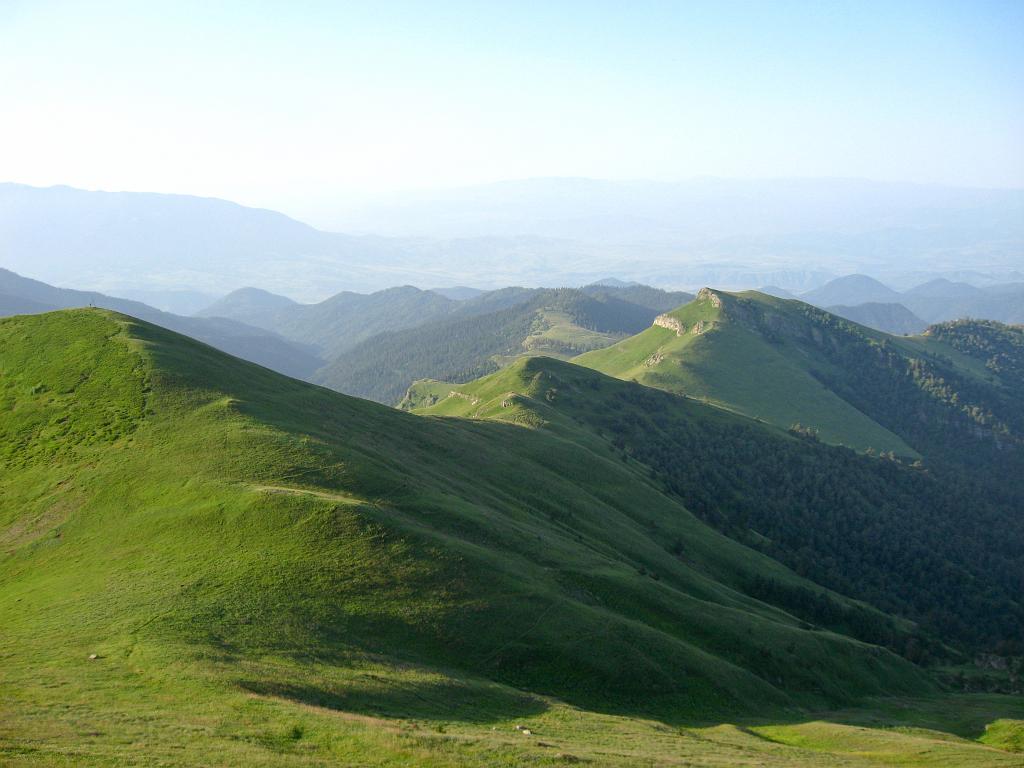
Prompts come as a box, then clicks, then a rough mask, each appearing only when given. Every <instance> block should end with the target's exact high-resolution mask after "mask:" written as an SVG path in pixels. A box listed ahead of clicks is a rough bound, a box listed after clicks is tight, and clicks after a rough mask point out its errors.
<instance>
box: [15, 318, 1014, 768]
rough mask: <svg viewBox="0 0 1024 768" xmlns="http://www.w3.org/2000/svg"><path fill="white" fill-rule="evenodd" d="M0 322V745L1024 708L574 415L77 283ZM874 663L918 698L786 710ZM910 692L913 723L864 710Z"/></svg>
mask: <svg viewBox="0 0 1024 768" xmlns="http://www.w3.org/2000/svg"><path fill="white" fill-rule="evenodd" d="M0 350H2V356H0V366H2V371H3V375H2V376H0V402H2V408H0V467H2V470H3V471H2V472H0V536H2V541H3V547H2V552H0V584H2V587H3V588H2V589H0V639H2V647H3V648H4V664H3V665H0V684H2V686H3V690H4V691H5V696H4V698H3V700H2V701H0V711H2V713H3V723H4V725H3V729H2V731H0V754H3V755H4V756H5V757H12V758H16V759H19V760H22V761H23V762H26V763H28V764H50V763H53V762H59V761H67V760H70V761H71V762H78V763H82V762H89V763H97V764H118V763H123V762H125V761H133V760H145V761H158V762H164V763H169V764H189V763H191V764H195V763H197V762H202V763H203V764H211V765H213V764H216V765H228V764H240V763H241V764H250V765H257V764H259V765H264V764H265V765H282V764H296V765H300V764H301V765H312V764H318V763H322V762H324V761H331V760H339V759H341V760H344V761H347V762H349V763H361V762H368V761H371V760H372V761H373V762H374V763H376V764H400V763H405V764H409V763H415V764H422V765H479V764H495V765H497V764H509V763H513V764H515V763H520V762H523V761H533V760H536V759H538V758H539V761H540V762H541V763H542V764H543V763H545V762H550V763H552V764H559V763H564V762H576V761H581V760H588V761H596V762H599V763H601V764H608V765H637V764H640V763H644V762H651V761H658V762H666V763H679V764H682V763H683V762H687V761H689V762H693V761H701V760H706V759H708V758H709V757H715V756H717V757H715V759H742V760H749V759H750V757H751V756H752V755H757V756H759V758H760V759H761V761H762V762H764V763H765V764H767V765H772V764H779V765H815V764H819V763H818V762H817V761H819V760H820V758H821V754H822V751H821V750H827V751H830V752H833V753H835V754H837V755H841V756H843V757H842V758H841V759H844V760H846V764H848V765H859V764H861V762H859V761H860V760H861V758H860V757H858V754H860V753H861V752H862V751H863V750H864V749H865V748H866V745H867V744H869V743H872V741H874V743H875V747H874V748H875V749H876V750H877V749H883V750H887V751H891V752H892V754H894V755H895V754H899V755H904V756H906V758H907V760H911V761H912V760H917V759H918V758H917V757H914V755H915V754H918V753H919V751H920V750H921V748H922V746H924V745H926V744H927V745H929V746H928V751H929V753H930V754H932V755H933V756H934V755H938V756H939V759H941V757H942V756H943V755H945V756H946V757H947V758H948V759H949V760H953V761H958V760H960V761H963V760H969V761H974V762H976V763H977V764H979V765H981V764H989V765H1009V764H1011V761H1012V760H1013V759H1016V758H1015V756H1014V755H1012V754H1010V753H1009V752H1006V751H1004V750H1002V749H997V748H996V746H998V745H1000V744H1003V743H1004V741H1006V740H1008V739H1012V738H1013V737H1012V733H1013V729H1014V728H1016V727H1017V726H1015V725H1014V723H1013V721H1012V720H1001V721H1000V725H999V728H998V729H997V730H996V731H993V733H992V734H991V735H989V736H986V737H985V738H986V739H988V740H990V741H991V742H992V744H991V745H985V744H980V743H978V742H977V741H975V740H973V739H974V738H975V736H976V735H977V734H976V733H975V732H976V731H977V732H978V733H980V732H981V730H983V728H982V726H984V725H985V724H986V723H989V722H992V721H994V720H995V719H996V718H997V717H1002V718H1010V717H1015V716H1019V713H1020V711H1021V710H1022V709H1024V707H1019V706H1018V705H1017V704H1014V703H1013V701H1011V700H1002V699H998V698H994V697H989V698H976V699H964V700H963V712H964V713H966V714H961V715H959V717H960V718H961V719H960V721H959V724H958V725H954V724H953V719H952V718H951V717H950V716H949V715H948V711H952V710H951V709H949V708H950V707H952V708H953V709H956V704H955V703H948V704H946V703H943V700H942V699H936V698H934V697H935V696H936V692H935V686H934V684H933V683H932V682H931V681H930V679H929V678H928V676H927V675H925V674H924V673H923V672H922V671H921V670H919V669H918V668H916V667H915V666H913V665H912V664H910V663H908V662H907V661H905V660H903V659H901V658H899V657H898V656H896V655H894V654H892V653H890V652H888V651H885V650H883V649H882V648H880V647H878V646H877V645H872V644H866V643H863V642H860V641H857V640H854V639H851V638H850V637H848V636H846V635H844V634H841V633H840V632H839V631H829V630H828V629H826V628H824V627H822V626H819V625H818V623H809V622H807V621H805V620H802V619H799V618H797V617H796V616H794V615H793V614H792V613H790V612H789V611H788V610H786V609H783V608H780V607H779V605H778V604H777V603H785V602H786V600H785V599H780V598H779V597H778V594H786V593H787V590H788V591H791V592H795V593H798V594H802V593H803V592H807V593H812V594H814V595H818V596H820V598H821V599H822V600H824V601H826V602H827V604H829V605H832V606H833V607H834V609H835V611H836V612H837V615H838V616H840V617H842V616H843V615H848V616H861V617H868V618H874V619H875V620H877V622H878V623H879V625H881V626H884V627H888V628H889V629H890V630H891V631H893V632H896V633H908V632H911V631H912V628H911V627H910V626H909V625H907V624H906V623H905V622H901V621H899V620H895V619H888V618H886V617H884V616H883V615H881V614H878V613H877V612H875V611H873V610H872V609H869V608H867V607H866V606H863V605H860V604H858V603H855V602H853V601H850V600H848V599H846V598H844V597H841V596H839V595H836V594H830V593H827V592H825V591H824V590H821V588H820V587H817V586H816V585H814V584H813V583H811V582H809V581H807V580H806V579H804V578H802V577H800V576H797V575H796V574H794V573H793V572H792V571H789V570H787V569H786V568H784V567H783V566H781V565H779V564H778V563H777V562H776V561H775V560H773V559H771V558H769V557H767V556H765V555H764V554H761V553H758V552H756V551H754V550H752V549H750V548H747V547H744V546H742V545H741V544H738V543H736V542H734V541H733V540H731V539H730V538H728V537H726V536H723V535H722V534H720V533H718V532H716V531H714V530H713V529H712V528H711V527H709V526H708V525H706V524H705V523H703V522H701V521H700V520H699V519H697V518H696V517H694V516H693V515H691V514H690V513H689V512H688V511H687V509H686V508H685V507H684V506H683V504H682V503H681V501H680V499H679V498H678V495H677V494H675V493H673V492H671V491H667V490H666V489H665V488H664V487H663V484H662V483H661V482H660V481H659V480H658V479H657V478H652V477H651V475H650V472H649V470H648V467H647V466H646V465H644V464H643V463H642V462H639V461H634V460H629V459H626V460H623V458H622V457H621V455H620V452H619V451H618V450H616V449H615V448H614V446H612V445H610V444H609V443H608V442H607V441H604V440H603V439H601V438H599V437H597V436H595V435H593V434H590V433H587V434H586V435H584V439H582V441H578V440H577V439H567V434H563V433H559V432H558V431H557V430H547V429H525V428H523V426H521V425H517V424H508V423H500V422H493V421H492V422H488V421H473V420H464V419H437V418H424V417H420V416H415V415H411V414H407V413H403V412H401V411H397V410H394V409H390V408H386V407H382V406H379V405H376V404H373V403H369V402H365V401H360V400H357V399H353V398H349V397H345V396H342V395H339V394H337V393H333V392H330V391H328V390H325V389H322V388H318V387H315V386H312V385H308V384H305V383H302V382H298V381H295V380H290V379H287V378H284V377H282V376H280V375H278V374H275V373H273V372H271V371H268V370H266V369H263V368H259V367H257V366H254V365H251V364H248V363H245V362H242V361H239V360H237V359H233V358H230V357H228V356H226V355H224V354H222V353H220V352H218V351H216V350H214V349H212V348H210V347H208V346H205V345H203V344H200V343H198V342H195V341H192V340H190V339H187V338H185V337H182V336H179V335H177V334H174V333H172V332H169V331H166V330H164V329H160V328H158V327H156V326H153V325H151V324H148V323H145V322H141V321H138V320H134V319H132V318H128V317H125V316H122V315H117V314H114V313H111V312H107V311H104V310H98V309H86V310H70V311H62V312H54V313H48V314H44V315H38V316H19V317H14V318H7V319H5V320H2V321H0ZM563 365H565V369H566V370H574V371H583V372H585V371H584V369H578V368H576V367H574V366H568V365H567V364H563ZM526 366H527V364H518V365H517V366H515V367H513V368H512V369H510V370H511V371H512V372H514V373H516V372H518V373H519V374H523V375H525V374H532V372H533V371H532V369H530V368H528V367H526ZM559 370H561V369H559ZM585 373H589V372H585ZM589 375H590V376H591V377H592V378H595V379H596V378H601V380H602V381H605V382H610V381H611V380H610V379H606V378H604V377H598V375H597V374H589ZM612 384H615V385H617V386H622V387H625V386H629V385H624V384H618V383H617V382H612ZM587 386H589V385H587ZM599 386H605V385H599ZM636 389H640V388H639V387H637V388H636ZM644 391H646V390H644ZM540 394H541V396H542V397H543V392H541V393H540ZM655 394H657V393H655ZM714 413H718V412H714ZM524 415H525V411H524ZM718 416H719V417H720V418H724V419H729V418H733V417H729V416H728V415H727V414H718ZM583 434H584V433H582V432H580V433H577V437H579V436H580V435H583ZM780 439H786V440H790V441H792V442H794V443H798V442H799V441H793V439H792V438H780ZM858 461H867V460H866V459H858ZM764 585H773V587H774V588H775V590H776V592H778V594H773V593H771V592H770V591H769V590H766V589H765V588H764ZM801 590H802V591H803V592H801ZM752 592H756V593H758V594H760V598H757V597H754V596H752V595H751V593H752ZM773 601H774V602H775V603H776V604H773ZM836 623H837V626H838V624H841V623H842V619H841V618H840V619H839V621H838V622H836ZM882 694H885V695H903V696H910V695H913V696H917V697H925V698H918V699H915V700H910V699H903V700H902V701H903V703H902V705H894V706H892V707H890V706H889V705H886V704H884V703H876V704H874V705H871V706H872V708H871V709H869V710H862V711H861V713H860V714H857V712H856V711H848V712H845V713H836V714H835V715H834V716H832V719H831V720H829V719H827V718H824V717H823V716H822V715H816V716H814V717H813V718H809V717H807V715H805V714H804V710H802V709H801V708H802V707H818V708H820V707H823V706H836V705H838V704H852V703H856V702H858V701H863V700H864V697H867V696H878V695H882ZM901 706H902V708H903V709H902V710H901V711H902V712H903V714H899V712H898V710H900V707H901ZM907 707H915V709H914V710H913V711H914V714H908V711H907ZM944 708H945V709H944ZM726 717H729V718H735V717H742V718H746V719H744V720H743V721H742V722H743V723H744V725H743V726H742V727H740V728H736V727H733V726H728V725H722V724H721V723H722V722H723V720H722V718H726ZM908 717H909V718H910V719H911V722H915V723H920V724H921V726H922V727H927V728H930V729H932V730H928V731H920V732H913V733H907V734H902V735H900V734H887V731H885V730H883V729H877V726H879V725H886V724H892V723H895V722H898V721H899V720H900V718H902V719H903V722H907V718H908ZM863 718H869V719H872V723H873V725H872V726H870V727H868V728H864V727H863V726H860V725H858V723H860V722H863ZM894 718H895V719H894ZM517 723H518V724H519V725H518V728H515V727H514V726H515V724H517ZM523 723H525V724H526V725H523ZM712 723H716V725H714V726H712V725H711V724H712ZM499 728H500V731H499ZM936 729H937V730H936ZM942 729H947V730H948V731H949V732H950V733H957V734H964V736H956V737H954V736H951V735H943V733H944V732H943V731H942ZM535 734H537V735H538V736H539V737H540V738H539V739H538V738H537V736H535ZM933 734H934V735H935V736H933ZM971 734H974V735H971ZM966 736H970V738H966ZM836 738H840V739H841V740H843V743H841V744H840V743H833V742H831V741H830V740H834V739H836ZM541 741H543V742H544V743H543V744H541ZM1006 743H1007V744H1008V743H1009V741H1006ZM548 749H550V752H548V751H546V750H548ZM887 753H888V752H887ZM964 764H966V763H964Z"/></svg>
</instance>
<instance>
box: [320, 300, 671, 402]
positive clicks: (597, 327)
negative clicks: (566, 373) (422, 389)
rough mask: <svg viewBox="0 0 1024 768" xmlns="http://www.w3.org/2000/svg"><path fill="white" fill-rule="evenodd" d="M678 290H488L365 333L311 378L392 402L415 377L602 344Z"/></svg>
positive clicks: (455, 375)
mask: <svg viewBox="0 0 1024 768" xmlns="http://www.w3.org/2000/svg"><path fill="white" fill-rule="evenodd" d="M681 296H682V297H687V296H688V294H679V293H670V292H666V291H659V290H657V289H654V288H648V287H646V286H631V287H627V288H616V287H608V286H589V287H587V288H584V289H580V290H576V289H569V288H563V289H541V290H527V289H505V290H502V291H495V292H492V293H488V294H485V295H484V296H480V297H477V298H474V299H470V300H467V301H464V302H460V303H458V304H457V305H456V306H455V307H454V308H453V311H452V312H451V314H450V316H448V317H446V318H444V319H442V320H438V321H435V322H432V323H425V324H422V325H417V326H415V327H412V328H406V329H404V330H402V329H401V326H400V325H399V326H397V327H398V328H399V330H391V331H387V332H384V333H380V334H378V335H376V336H372V337H370V338H368V339H365V340H364V341H362V342H361V343H359V344H357V345H355V346H353V347H352V348H351V349H349V350H347V351H345V352H342V353H341V354H339V355H337V356H335V357H334V358H333V359H332V360H331V361H330V362H329V363H328V364H327V365H326V366H324V368H323V369H321V370H320V371H318V372H317V373H316V374H315V375H314V377H313V381H315V382H317V383H319V384H323V385H324V386H328V387H330V388H331V389H336V390H338V391H340V392H345V393H347V394H350V395H356V396H358V397H368V398H370V399H372V400H377V401H379V402H382V403H389V404H393V403H397V402H398V401H399V400H400V399H401V397H402V395H403V394H404V393H405V391H406V390H407V389H408V388H409V385H410V384H412V382H414V381H416V380H417V379H422V378H434V379H443V380H446V381H454V382H460V381H468V380H470V379H473V378H476V377H477V376H482V375H483V374H485V373H488V372H490V371H493V370H496V369H497V368H500V367H501V366H503V365H507V364H508V363H509V362H511V361H512V360H515V359H516V358H517V357H519V356H521V355H525V354H546V355H553V356H556V357H572V356H574V355H578V354H580V353H581V352H585V351H587V350H592V349H599V348H601V347H606V346H608V345H609V344H613V343H614V342H616V341H618V340H619V339H622V338H624V337H625V336H627V335H629V334H631V333H636V332H637V331H639V330H640V329H642V328H644V327H645V326H647V325H648V324H649V323H650V322H651V320H653V319H654V317H655V316H656V315H657V314H658V312H659V311H661V308H662V307H663V306H665V305H666V304H668V303H670V302H674V301H676V300H678V299H679V298H680V297H681ZM652 305H653V306H652Z"/></svg>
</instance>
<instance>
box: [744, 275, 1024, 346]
mask: <svg viewBox="0 0 1024 768" xmlns="http://www.w3.org/2000/svg"><path fill="white" fill-rule="evenodd" d="M764 292H765V293H770V292H769V291H764ZM771 295H778V294H774V293H772V294H771ZM782 298H789V297H786V296H783V297H782ZM799 298H800V300H801V301H806V302H807V303H809V304H813V305H814V306H816V307H821V308H822V309H829V310H830V311H836V314H840V315H842V316H843V317H846V318H848V319H850V320H854V321H856V322H859V323H862V324H864V325H868V326H870V327H872V328H877V329H879V330H883V331H890V332H893V333H906V332H909V331H905V330H899V329H900V328H908V329H909V328H916V329H917V330H921V329H923V327H924V326H925V325H927V324H928V323H939V322H944V321H947V320H960V319H964V318H981V319H986V320H997V321H999V322H1002V323H1014V324H1017V323H1024V282H1018V283H1001V284H996V285H987V286H985V287H984V288H979V287H977V286H974V285H970V284H968V283H963V282H953V281H951V280H946V279H941V278H940V279H936V280H931V281H929V282H927V283H923V284H922V285H919V286H916V287H914V288H911V289H910V290H907V291H903V292H902V293H901V292H899V291H894V290H893V289H892V288H890V287H889V286H887V285H884V284H883V283H881V282H879V281H878V280H875V279H874V278H872V277H868V276H867V275H846V276H845V277H840V278H837V279H835V280H832V281H830V282H828V283H826V284H825V285H823V286H821V287H820V288H816V289H815V290H813V291H808V292H807V293H804V294H801V295H800V297H799ZM880 305H887V306H889V307H892V306H893V305H901V306H902V308H903V309H905V310H908V311H909V314H907V313H902V312H900V311H899V310H894V309H891V308H890V309H888V310H885V309H881V308H880ZM837 310H841V311H837ZM919 326H920V327H919Z"/></svg>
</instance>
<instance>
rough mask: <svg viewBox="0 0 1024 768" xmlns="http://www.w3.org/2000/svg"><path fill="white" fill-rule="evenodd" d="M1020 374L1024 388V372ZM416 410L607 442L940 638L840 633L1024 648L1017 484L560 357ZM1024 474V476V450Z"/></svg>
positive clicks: (768, 549) (767, 547)
mask: <svg viewBox="0 0 1024 768" xmlns="http://www.w3.org/2000/svg"><path fill="white" fill-rule="evenodd" d="M989 351H990V353H991V351H992V350H989ZM997 354H998V353H997ZM1017 364H1018V365H1019V364H1020V357H1018V363H1017ZM1012 375H1014V376H1019V377H1020V379H1021V380H1022V381H1024V370H1016V371H1013V372H1012ZM404 406H405V407H406V408H409V409H412V410H415V411H416V412H418V413H423V414H432V415H444V416H459V417H470V418H475V419H486V420H497V421H503V422H513V423H521V424H529V425H532V426H542V427H544V428H545V429H547V430H549V431H551V432H553V433H555V434H558V435H559V436H561V437H563V438H564V439H568V440H571V441H573V442H576V443H579V444H588V441H597V442H600V443H603V444H605V445H608V446H610V447H612V448H613V449H615V450H616V451H617V452H619V454H620V455H621V457H622V459H623V460H624V461H628V462H640V463H642V464H643V465H644V466H645V467H646V468H647V470H648V472H649V473H650V476H651V477H652V478H657V479H658V480H659V481H660V482H661V483H663V486H664V487H665V488H666V489H668V490H669V491H670V492H672V493H673V494H675V495H676V496H677V497H678V498H679V499H680V500H681V501H682V502H683V503H684V504H685V505H686V506H687V508H689V509H690V510H693V511H694V512H695V513H697V514H698V515H699V516H700V517H701V518H702V519H704V520H705V521H706V522H708V523H709V524H711V525H713V526H715V527H716V528H718V529H719V530H721V531H722V532H723V533H726V534H728V535H729V536H731V537H732V538H734V539H736V540H738V541H741V542H744V543H746V544H748V545H749V546H751V547H752V548H756V549H760V550H762V551H764V552H765V553H766V554H770V555H771V556H772V557H775V558H777V559H779V560H781V561H782V562H784V563H786V564H788V565H790V566H791V567H793V568H794V569H795V570H796V571H797V572H799V573H801V574H803V575H805V576H807V577H808V578H811V579H812V580H814V581H816V582H817V583H819V584H823V585H826V586H828V587H831V588H833V589H836V590H839V591H840V592H842V593H844V594H847V595H851V596H853V597H856V598H858V599H862V600H866V601H868V602H869V603H871V604H873V605H875V606H878V607H880V608H882V609H884V610H886V611H888V612H890V613H896V614H899V615H902V616H905V617H907V618H911V619H913V620H914V621H916V622H919V623H920V624H921V625H922V627H924V628H925V629H926V630H927V631H928V632H929V633H930V635H931V638H932V640H931V641H930V642H929V641H928V640H927V639H926V638H922V637H921V636H916V635H900V634H899V633H898V632H897V633H896V636H895V637H893V639H891V640H887V639H885V638H886V637H887V636H888V633H890V632H892V629H891V628H885V629H879V625H878V624H877V623H876V622H875V621H866V624H865V623H862V622H861V621H860V620H859V619H857V618H855V617H851V616H849V615H847V616H844V617H843V618H839V615H840V614H841V613H842V612H841V611H840V612H838V613H837V614H833V615H832V616H833V620H835V621H837V622H838V624H837V625H836V626H837V627H838V625H843V626H844V627H845V631H847V632H852V633H854V634H856V633H857V632H862V633H864V638H865V639H869V640H871V641H873V642H885V643H886V644H889V645H890V646H892V647H894V648H896V649H898V650H900V651H901V652H903V653H906V654H908V655H909V656H911V657H912V658H915V660H921V659H922V658H924V657H927V656H929V655H931V656H933V657H934V656H935V655H938V656H940V657H941V656H943V655H944V654H945V653H946V652H947V651H943V650H942V649H941V648H936V647H934V642H935V638H942V639H943V640H945V641H947V642H951V643H957V644H959V645H960V647H961V648H962V649H966V650H967V652H968V653H974V652H977V651H980V650H986V649H987V650H989V651H993V650H996V649H1000V652H1002V653H1020V652H1022V651H1024V645H1021V644H1020V638H1021V637H1024V603H1022V601H1021V600H1020V594H1019V581H1020V574H1021V573H1022V572H1024V521H1022V520H1021V519H1020V517H1019V515H1018V514H1017V511H1018V510H1019V509H1020V508H1021V506H1022V505H1024V487H1020V486H1019V485H1018V486H1016V488H1014V487H1013V486H1012V485H1007V484H1006V482H1005V480H1004V478H1003V477H1002V475H1001V474H1000V473H999V472H994V473H991V474H989V475H987V476H985V475H981V474H978V473H975V474H972V475H970V476H966V477H965V476H964V474H963V473H959V472H956V471H947V470H945V469H943V468H940V467H933V468H928V469H925V468H923V467H919V466H916V465H915V466H910V465H909V464H904V463H901V462H898V461H884V460H878V459H875V458H871V457H867V456H862V455H857V454H855V453H853V452H852V451H849V450H848V449H845V448H838V447H833V446H828V445H823V444H822V443H820V442H819V441H818V440H816V439H812V438H809V437H808V436H807V435H806V433H804V432H801V431H799V430H793V431H783V430H780V429H776V428H773V427H770V426H767V425H764V424H763V423H759V422H756V421H753V420H750V419H746V418H743V417H740V416H737V415H734V414H731V413H728V412H726V411H724V410H722V409H720V408H714V407H711V406H708V405H705V404H703V403H701V402H698V401H696V400H692V399H689V398H680V397H676V396H674V395H671V394H669V393H665V392H661V391H658V390H654V389H651V388H648V387H644V386H642V385H640V384H637V383H635V382H631V381H620V380H618V379H613V378H610V377H608V376H605V375H603V374H601V373H599V372H597V371H593V370H590V369H588V368H584V367H582V366H578V365H574V364H572V363H570V362H563V361H558V360H554V359H549V358H526V359H523V360H520V361H517V362H516V363H515V364H514V365H512V366H510V367H508V368H506V369H504V370H502V371H499V372H497V373H494V374H491V375H490V376H488V377H486V378H483V379H480V380H477V381H474V382H470V383H468V384H463V385H460V386H455V387H453V386H452V385H450V384H447V385H441V384H440V383H439V382H429V381H427V382H419V383H417V384H416V385H414V386H413V387H412V388H411V390H410V392H409V394H408V396H407V398H406V400H405V402H404ZM1015 466H1016V468H1017V469H1018V470H1020V469H1021V468H1024V454H1021V453H1018V454H1017V455H1016V457H1015ZM679 549H680V551H685V545H684V544H682V543H680V544H679ZM759 589H761V590H762V593H763V594H776V596H777V597H782V596H783V595H784V594H785V595H788V599H790V600H791V602H790V603H789V604H787V608H788V609H789V610H792V611H794V612H795V613H797V614H798V615H801V617H802V618H804V619H806V620H808V621H813V622H815V623H822V622H825V621H827V619H826V618H825V617H826V616H828V615H830V609H829V608H828V607H827V606H821V605H818V604H817V603H816V601H815V599H814V597H813V595H808V594H802V595H801V594H799V593H788V592H787V590H785V589H783V590H779V591H778V593H776V592H775V591H774V588H773V587H771V586H770V585H767V584H761V586H760V587H759ZM926 649H927V650H926Z"/></svg>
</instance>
